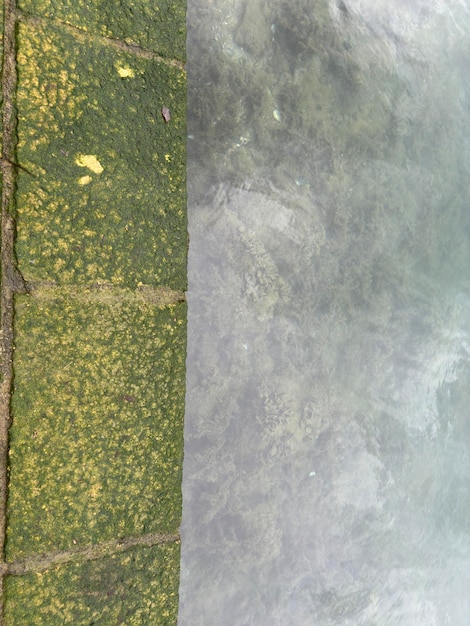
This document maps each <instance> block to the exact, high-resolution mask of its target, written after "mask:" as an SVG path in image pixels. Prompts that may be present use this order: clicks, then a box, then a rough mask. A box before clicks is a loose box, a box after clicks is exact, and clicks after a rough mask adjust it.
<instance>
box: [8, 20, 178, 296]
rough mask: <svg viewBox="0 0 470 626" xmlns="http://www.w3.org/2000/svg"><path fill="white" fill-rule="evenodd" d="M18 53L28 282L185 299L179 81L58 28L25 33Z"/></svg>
mask: <svg viewBox="0 0 470 626" xmlns="http://www.w3.org/2000/svg"><path fill="white" fill-rule="evenodd" d="M18 45H19V51H18V79H19V85H18V94H17V106H18V147H17V158H18V160H19V162H20V163H21V165H22V166H23V167H24V168H26V169H27V170H28V171H27V172H26V171H24V170H20V171H19V173H18V178H17V194H16V198H17V207H18V219H17V230H18V233H17V241H16V252H17V256H18V262H19V269H20V271H21V272H22V274H23V276H24V278H25V279H26V280H27V281H31V282H35V281H41V280H42V281H44V280H49V281H50V280H52V281H55V282H57V283H62V284H63V283H82V284H89V283H91V282H100V281H101V282H110V283H112V284H114V285H127V286H134V287H135V286H136V285H137V284H140V283H144V284H152V285H168V286H170V287H173V288H179V289H184V288H185V286H186V241H187V223H186V187H185V150H186V112H185V109H186V84H185V80H186V79H185V74H184V72H183V71H182V70H181V69H179V68H177V67H173V66H171V65H170V66H169V65H167V64H165V63H162V62H160V61H157V60H155V59H153V58H150V59H147V58H142V57H139V56H137V55H132V54H129V53H124V52H120V51H117V50H115V49H114V48H112V47H110V46H107V45H106V44H105V43H103V42H102V41H101V40H97V41H89V42H87V44H86V45H84V44H83V42H81V41H79V40H77V38H76V37H74V36H73V35H71V34H70V33H68V32H67V31H65V32H64V30H63V29H62V28H61V27H60V26H57V25H56V24H49V23H43V22H40V23H36V22H33V23H29V22H27V23H21V24H20V26H19V32H18ZM163 106H167V107H168V108H169V109H170V111H171V120H170V122H168V123H166V122H165V121H164V119H163V117H162V114H161V110H162V107H163Z"/></svg>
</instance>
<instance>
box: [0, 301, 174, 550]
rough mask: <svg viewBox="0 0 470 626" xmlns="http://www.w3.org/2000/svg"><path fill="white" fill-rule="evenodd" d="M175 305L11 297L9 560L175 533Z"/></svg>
mask: <svg viewBox="0 0 470 626" xmlns="http://www.w3.org/2000/svg"><path fill="white" fill-rule="evenodd" d="M185 316H186V305H185V304H183V303H180V304H176V305H170V306H167V307H165V308H159V307H156V306H153V305H150V304H145V303H139V304H136V303H133V302H132V301H129V300H127V299H121V298H120V297H116V299H115V300H114V301H113V300H110V299H109V295H108V296H107V298H106V301H105V302H103V303H100V302H99V301H96V298H95V299H94V300H92V301H91V302H89V303H88V302H86V300H84V299H83V298H82V299H76V298H75V299H74V298H67V297H60V296H58V297H57V298H55V299H54V300H52V301H51V300H50V299H49V298H41V297H40V294H38V295H36V296H35V297H31V296H23V297H20V298H19V301H18V303H17V314H16V337H17V339H16V351H15V361H14V367H15V390H14V393H13V400H12V413H13V426H12V429H11V433H10V441H11V451H10V468H11V472H10V491H9V501H8V529H7V536H8V541H7V558H8V559H9V560H13V559H17V558H19V557H21V556H23V555H27V554H30V553H37V552H43V551H47V550H56V549H65V548H70V547H72V546H80V545H88V544H95V543H98V542H100V541H104V540H108V539H111V538H115V537H124V536H137V535H140V534H143V533H149V532H174V531H175V530H177V529H178V527H179V524H180V517H181V471H182V454H183V413H184V382H185V379H184V376H185V370H184V368H185V333H186V325H185Z"/></svg>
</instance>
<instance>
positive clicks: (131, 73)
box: [117, 65, 135, 78]
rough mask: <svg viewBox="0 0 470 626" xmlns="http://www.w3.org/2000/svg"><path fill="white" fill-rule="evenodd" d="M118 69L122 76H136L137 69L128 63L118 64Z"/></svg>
mask: <svg viewBox="0 0 470 626" xmlns="http://www.w3.org/2000/svg"><path fill="white" fill-rule="evenodd" d="M117 71H118V74H119V76H120V77H121V78H134V76H135V71H134V70H133V69H132V68H131V67H129V66H128V65H127V66H125V67H123V66H121V65H118V67H117Z"/></svg>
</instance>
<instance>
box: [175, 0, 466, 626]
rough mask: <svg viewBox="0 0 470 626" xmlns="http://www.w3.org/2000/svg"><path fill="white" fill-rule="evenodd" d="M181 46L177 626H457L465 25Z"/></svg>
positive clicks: (384, 18) (250, 21) (281, 13)
mask: <svg viewBox="0 0 470 626" xmlns="http://www.w3.org/2000/svg"><path fill="white" fill-rule="evenodd" d="M312 5H313V6H312ZM188 30H189V33H188V59H189V61H188V79H189V133H190V134H189V138H188V152H189V159H188V193H189V219H190V236H191V246H190V257H189V291H188V303H189V329H188V330H189V337H188V360H187V370H188V380H187V409H186V424H185V428H186V431H185V462H184V481H183V495H184V506H183V525H182V529H181V534H182V561H181V568H182V569H181V588H180V614H179V624H180V626H186V625H187V626H199V625H201V626H212V625H214V626H216V625H217V626H218V625H221V626H222V625H227V626H238V625H251V624H253V625H256V626H264V625H266V626H268V625H269V626H274V625H277V624H279V625H285V624H289V625H290V624H292V625H295V626H297V625H301V626H303V625H305V624H312V625H315V626H327V625H328V626H329V625H330V624H331V625H332V624H341V625H348V624H351V625H358V624H364V625H365V624H376V623H380V624H387V625H388V624H406V625H408V624H409V625H410V626H415V625H419V624H423V625H426V626H431V625H436V626H438V625H439V626H440V625H442V624H452V625H458V626H460V625H462V626H466V625H467V624H468V615H470V599H469V596H468V593H467V590H468V588H470V521H469V520H470V516H469V510H470V482H469V479H470V420H469V410H468V406H469V405H470V402H469V401H470V391H469V389H470V385H469V383H470V340H469V337H470V280H469V274H468V268H469V267H470V264H469V260H470V259H469V257H470V254H469V253H470V245H469V234H470V214H469V209H468V198H469V196H470V194H469V191H470V190H469V182H468V181H469V170H470V140H469V137H470V133H469V130H470V80H469V79H468V67H470V5H469V4H467V2H463V1H452V0H449V1H448V2H446V3H443V2H435V3H430V2H424V1H423V2H412V3H410V2H406V3H405V2H400V3H398V4H397V3H393V6H392V5H391V4H390V3H389V2H385V1H381V2H377V1H374V2H372V0H367V1H366V0H355V1H346V0H344V1H343V2H339V3H335V2H316V3H314V4H313V3H312V2H311V0H296V1H295V2H281V1H280V0H272V1H271V2H269V3H266V2H264V1H262V0H249V1H247V2H235V1H227V0H214V2H212V3H210V4H208V3H201V2H197V1H195V2H189V6H188Z"/></svg>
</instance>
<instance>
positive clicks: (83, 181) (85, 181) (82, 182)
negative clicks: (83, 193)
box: [78, 176, 93, 185]
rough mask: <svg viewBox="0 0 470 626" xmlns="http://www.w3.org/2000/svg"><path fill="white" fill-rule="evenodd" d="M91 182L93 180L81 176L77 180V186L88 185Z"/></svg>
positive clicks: (89, 177)
mask: <svg viewBox="0 0 470 626" xmlns="http://www.w3.org/2000/svg"><path fill="white" fill-rule="evenodd" d="M92 180H93V178H92V177H91V176H81V177H80V178H79V179H78V184H79V185H89V184H90V183H91V181H92Z"/></svg>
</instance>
